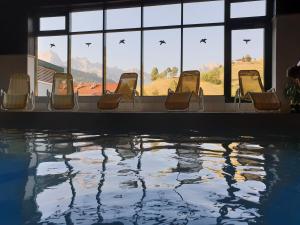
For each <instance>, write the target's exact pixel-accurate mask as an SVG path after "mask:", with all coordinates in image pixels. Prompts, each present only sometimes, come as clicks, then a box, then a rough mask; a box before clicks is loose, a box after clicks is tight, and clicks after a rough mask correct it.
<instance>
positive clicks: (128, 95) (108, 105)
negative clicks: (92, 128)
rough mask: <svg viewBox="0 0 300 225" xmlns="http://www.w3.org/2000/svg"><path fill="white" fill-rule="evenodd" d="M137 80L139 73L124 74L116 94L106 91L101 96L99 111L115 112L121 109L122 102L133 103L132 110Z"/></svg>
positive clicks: (98, 104)
mask: <svg viewBox="0 0 300 225" xmlns="http://www.w3.org/2000/svg"><path fill="white" fill-rule="evenodd" d="M137 79H138V75H137V73H123V74H122V75H121V77H120V80H119V83H118V86H117V88H116V90H115V92H110V91H106V92H105V93H104V95H103V96H101V98H100V100H99V101H98V103H97V107H98V109H100V110H114V109H117V108H118V107H119V103H120V102H123V103H124V102H129V103H132V108H134V103H135V98H134V97H135V95H136V86H137Z"/></svg>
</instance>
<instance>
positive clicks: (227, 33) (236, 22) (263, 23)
mask: <svg viewBox="0 0 300 225" xmlns="http://www.w3.org/2000/svg"><path fill="white" fill-rule="evenodd" d="M209 1H218V0H172V1H169V0H168V1H164V2H163V3H162V2H160V1H156V0H150V1H138V2H136V3H134V4H131V3H128V4H111V5H109V4H106V5H99V6H91V7H89V8H86V7H85V8H76V9H75V10H69V11H63V12H58V13H52V12H50V11H49V10H48V11H47V12H46V13H43V12H39V13H38V14H37V16H36V19H35V26H34V29H35V32H34V34H35V37H36V40H37V38H38V37H39V36H59V35H67V37H68V50H67V51H68V56H67V62H68V63H67V64H68V65H67V71H68V72H70V71H71V36H72V35H75V34H77V35H78V34H95V33H99V34H100V33H101V34H102V60H103V62H102V71H103V76H102V84H103V85H102V87H103V90H102V91H103V93H104V92H105V91H106V75H107V73H106V34H107V33H111V32H128V31H139V32H140V51H141V52H140V88H141V90H139V92H140V94H141V96H143V89H144V31H147V30H164V29H173V28H179V29H181V43H180V57H181V58H180V72H182V68H183V30H184V28H191V27H213V26H224V94H223V95H217V96H224V97H225V102H233V97H231V70H232V68H231V47H232V46H231V31H232V30H236V29H253V28H264V29H265V38H264V39H265V43H264V46H265V48H264V56H265V57H264V61H265V62H264V74H265V76H264V84H265V88H266V89H269V88H271V85H272V73H271V72H272V17H273V9H274V2H273V1H272V0H266V15H265V16H260V17H242V18H230V7H231V3H239V2H249V1H260V0H224V22H218V23H200V24H184V23H183V22H184V18H183V16H184V15H183V14H184V12H183V10H184V4H185V3H189V2H209ZM178 3H180V4H181V15H180V16H181V18H180V21H181V24H179V25H170V26H154V27H144V7H147V6H153V5H171V4H178ZM130 7H139V8H140V10H141V17H140V19H141V22H140V24H141V26H140V27H137V28H122V29H106V19H107V18H106V12H107V10H109V9H116V8H130ZM92 10H102V12H103V18H102V21H103V26H102V30H94V31H79V32H78V31H76V32H72V31H71V13H72V12H84V11H92ZM50 16H65V18H66V29H65V30H55V31H40V30H39V18H41V17H50ZM35 55H37V45H35ZM36 67H37V63H36ZM35 83H37V80H35ZM36 87H37V85H36ZM36 93H37V92H36ZM213 96H215V95H213Z"/></svg>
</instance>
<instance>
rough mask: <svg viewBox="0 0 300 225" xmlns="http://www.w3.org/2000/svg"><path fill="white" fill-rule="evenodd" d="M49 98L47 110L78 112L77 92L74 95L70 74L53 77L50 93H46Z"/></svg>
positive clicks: (59, 74)
mask: <svg viewBox="0 0 300 225" xmlns="http://www.w3.org/2000/svg"><path fill="white" fill-rule="evenodd" d="M47 95H48V97H49V104H48V109H49V110H50V111H53V110H76V111H77V110H78V109H79V105H78V92H76V93H74V89H73V77H72V75H71V74H66V73H56V74H54V76H53V84H52V93H49V92H48V91H47Z"/></svg>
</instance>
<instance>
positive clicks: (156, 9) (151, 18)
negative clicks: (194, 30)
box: [144, 4, 181, 27]
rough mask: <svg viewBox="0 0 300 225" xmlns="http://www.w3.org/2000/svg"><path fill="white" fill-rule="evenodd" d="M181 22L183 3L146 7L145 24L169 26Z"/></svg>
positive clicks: (148, 25) (147, 25) (146, 25)
mask: <svg viewBox="0 0 300 225" xmlns="http://www.w3.org/2000/svg"><path fill="white" fill-rule="evenodd" d="M180 23H181V5H180V4H174V5H160V6H147V7H145V8H144V26H145V27H154V26H169V25H179V24H180Z"/></svg>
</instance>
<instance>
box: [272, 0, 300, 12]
mask: <svg viewBox="0 0 300 225" xmlns="http://www.w3.org/2000/svg"><path fill="white" fill-rule="evenodd" d="M276 11H277V15H283V14H294V13H300V0H277V1H276Z"/></svg>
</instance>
